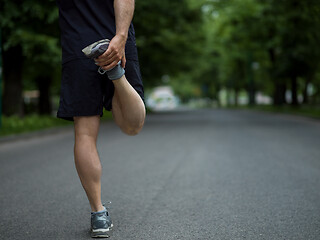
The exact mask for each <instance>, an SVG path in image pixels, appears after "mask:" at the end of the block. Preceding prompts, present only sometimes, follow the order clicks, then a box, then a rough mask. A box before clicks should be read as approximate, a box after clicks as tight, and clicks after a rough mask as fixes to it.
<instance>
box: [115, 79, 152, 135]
mask: <svg viewBox="0 0 320 240" xmlns="http://www.w3.org/2000/svg"><path fill="white" fill-rule="evenodd" d="M113 84H114V87H115V93H114V97H113V99H112V114H113V118H114V120H115V122H116V123H117V125H118V126H119V127H120V129H121V130H122V131H123V132H124V133H126V134H128V135H136V134H138V133H139V132H140V131H141V129H142V127H143V124H144V120H145V116H146V110H145V106H144V103H143V101H142V99H141V97H140V96H139V94H138V93H137V92H136V90H135V89H134V88H133V87H132V86H131V85H130V83H129V82H128V81H127V79H126V77H125V76H122V77H121V78H120V79H117V80H114V81H113Z"/></svg>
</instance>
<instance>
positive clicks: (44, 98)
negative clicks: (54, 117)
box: [36, 76, 52, 115]
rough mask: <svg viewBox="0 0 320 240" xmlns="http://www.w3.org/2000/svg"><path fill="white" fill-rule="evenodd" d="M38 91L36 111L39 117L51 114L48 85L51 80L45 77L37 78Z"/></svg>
mask: <svg viewBox="0 0 320 240" xmlns="http://www.w3.org/2000/svg"><path fill="white" fill-rule="evenodd" d="M36 82H37V85H38V89H39V91H40V96H39V103H38V111H39V114H41V115H47V114H51V111H52V107H51V95H50V85H51V78H49V77H46V76H39V77H37V79H36Z"/></svg>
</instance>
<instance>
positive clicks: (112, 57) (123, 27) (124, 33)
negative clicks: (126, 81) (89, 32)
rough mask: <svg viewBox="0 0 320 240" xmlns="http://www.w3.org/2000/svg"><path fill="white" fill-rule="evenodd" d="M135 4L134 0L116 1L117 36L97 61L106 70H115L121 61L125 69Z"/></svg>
mask: <svg viewBox="0 0 320 240" xmlns="http://www.w3.org/2000/svg"><path fill="white" fill-rule="evenodd" d="M134 2H135V1H134V0H114V14H115V21H116V35H115V36H114V38H112V40H111V42H110V44H109V48H108V50H107V51H106V52H105V53H104V54H102V55H101V56H100V57H99V58H98V59H97V61H96V62H97V63H98V65H99V66H101V67H102V68H103V69H105V70H107V69H110V68H113V67H114V66H116V65H117V63H118V62H119V61H120V60H121V61H122V67H123V68H124V67H125V64H126V58H125V45H126V41H127V38H128V31H129V27H130V24H131V21H132V18H133V13H134Z"/></svg>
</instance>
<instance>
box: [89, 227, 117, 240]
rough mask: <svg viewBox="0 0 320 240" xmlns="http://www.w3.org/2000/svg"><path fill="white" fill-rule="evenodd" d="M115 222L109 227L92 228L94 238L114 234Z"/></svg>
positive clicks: (107, 236)
mask: <svg viewBox="0 0 320 240" xmlns="http://www.w3.org/2000/svg"><path fill="white" fill-rule="evenodd" d="M112 227H113V224H111V226H110V227H109V228H107V229H95V230H93V229H91V237H92V238H109V237H110V236H111V235H112Z"/></svg>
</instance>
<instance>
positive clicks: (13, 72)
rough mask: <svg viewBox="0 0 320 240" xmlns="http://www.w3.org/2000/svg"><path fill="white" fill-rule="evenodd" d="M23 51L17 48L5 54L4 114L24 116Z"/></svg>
mask: <svg viewBox="0 0 320 240" xmlns="http://www.w3.org/2000/svg"><path fill="white" fill-rule="evenodd" d="M22 59H23V58H22V49H21V46H15V47H12V48H10V49H9V50H7V51H4V52H3V80H4V88H3V114H4V115H7V116H11V115H14V114H17V115H19V116H23V107H22V106H23V99H22V64H23V61H22Z"/></svg>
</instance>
